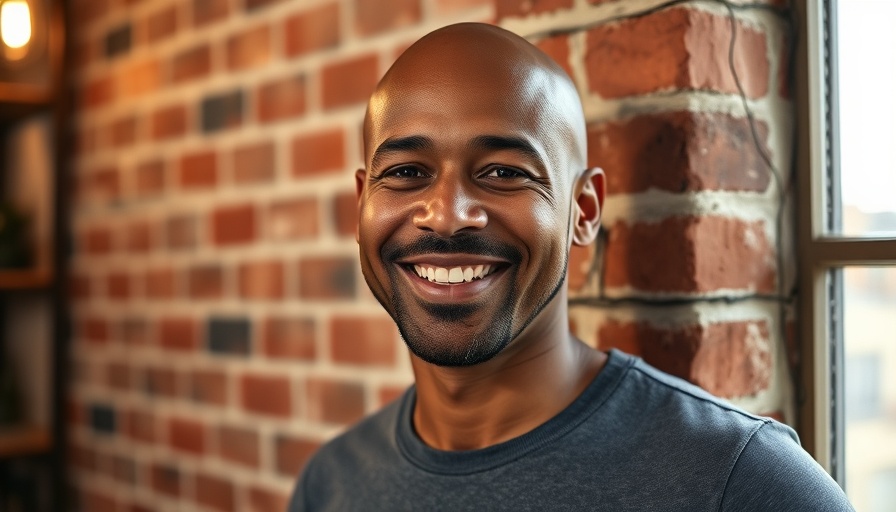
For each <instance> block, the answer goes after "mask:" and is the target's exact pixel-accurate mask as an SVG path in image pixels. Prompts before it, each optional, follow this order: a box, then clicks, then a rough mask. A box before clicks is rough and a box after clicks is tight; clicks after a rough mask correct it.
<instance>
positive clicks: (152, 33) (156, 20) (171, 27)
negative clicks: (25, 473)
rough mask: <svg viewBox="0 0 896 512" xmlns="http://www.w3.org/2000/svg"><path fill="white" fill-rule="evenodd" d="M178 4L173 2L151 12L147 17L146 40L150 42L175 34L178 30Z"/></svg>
mask: <svg viewBox="0 0 896 512" xmlns="http://www.w3.org/2000/svg"><path fill="white" fill-rule="evenodd" d="M177 6H178V4H176V3H175V4H172V5H170V6H168V7H166V8H164V9H159V10H157V11H155V12H153V13H151V14H150V15H149V16H148V17H147V18H146V28H145V30H146V41H147V42H148V43H150V44H152V43H156V42H159V41H161V40H163V39H165V38H168V37H170V36H173V35H174V34H175V33H176V32H177Z"/></svg>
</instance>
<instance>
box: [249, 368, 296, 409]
mask: <svg viewBox="0 0 896 512" xmlns="http://www.w3.org/2000/svg"><path fill="white" fill-rule="evenodd" d="M240 400H241V403H242V405H243V408H244V409H246V410H247V411H249V412H254V413H258V414H264V415H267V416H277V417H281V418H288V417H289V416H290V415H291V414H292V393H290V382H289V379H288V378H287V377H278V376H271V375H252V374H247V375H243V377H242V379H240Z"/></svg>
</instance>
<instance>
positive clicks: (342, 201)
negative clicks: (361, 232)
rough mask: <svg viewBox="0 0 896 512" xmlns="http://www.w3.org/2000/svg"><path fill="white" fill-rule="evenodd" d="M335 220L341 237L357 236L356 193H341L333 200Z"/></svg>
mask: <svg viewBox="0 0 896 512" xmlns="http://www.w3.org/2000/svg"><path fill="white" fill-rule="evenodd" d="M333 219H334V224H335V226H336V234H338V235H339V236H351V237H354V236H355V235H356V234H357V232H358V197H357V195H355V193H354V192H347V193H340V194H337V195H336V197H334V198H333Z"/></svg>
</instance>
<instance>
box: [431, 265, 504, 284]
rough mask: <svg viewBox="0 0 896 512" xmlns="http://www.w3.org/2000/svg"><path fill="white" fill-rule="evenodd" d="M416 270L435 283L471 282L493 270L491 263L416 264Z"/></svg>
mask: <svg viewBox="0 0 896 512" xmlns="http://www.w3.org/2000/svg"><path fill="white" fill-rule="evenodd" d="M414 271H415V272H416V273H417V275H418V276H420V277H422V278H423V279H427V280H429V281H432V282H434V283H440V284H456V283H464V282H466V283H469V282H470V281H472V280H474V279H482V278H484V277H485V276H487V275H489V274H490V273H491V271H492V266H491V265H476V266H475V267H451V268H445V267H430V266H426V265H414Z"/></svg>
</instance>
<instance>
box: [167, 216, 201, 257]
mask: <svg viewBox="0 0 896 512" xmlns="http://www.w3.org/2000/svg"><path fill="white" fill-rule="evenodd" d="M196 228H197V227H196V217H194V216H193V215H192V214H189V213H187V214H178V215H174V216H172V217H169V218H168V219H166V220H165V245H166V246H167V247H168V248H169V249H172V250H178V249H192V248H194V247H196V245H197V241H198V234H197V232H196Z"/></svg>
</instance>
